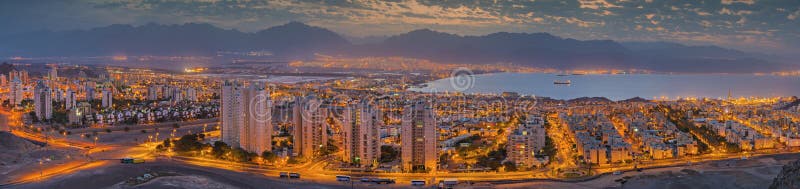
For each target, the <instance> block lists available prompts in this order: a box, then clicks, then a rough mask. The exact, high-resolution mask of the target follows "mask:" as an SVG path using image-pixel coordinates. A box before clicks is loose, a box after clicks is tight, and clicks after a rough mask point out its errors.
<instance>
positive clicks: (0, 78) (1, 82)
mask: <svg viewBox="0 0 800 189" xmlns="http://www.w3.org/2000/svg"><path fill="white" fill-rule="evenodd" d="M7 84H8V77H6V74H0V86H6V85H7Z"/></svg>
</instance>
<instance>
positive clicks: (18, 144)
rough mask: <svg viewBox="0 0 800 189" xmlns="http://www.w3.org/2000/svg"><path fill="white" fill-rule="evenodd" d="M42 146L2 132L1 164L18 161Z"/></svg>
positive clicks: (0, 139) (0, 146)
mask: <svg viewBox="0 0 800 189" xmlns="http://www.w3.org/2000/svg"><path fill="white" fill-rule="evenodd" d="M39 148H40V146H38V145H36V144H33V143H31V142H30V141H28V140H25V139H23V138H20V137H17V136H15V135H13V134H11V133H8V132H0V166H5V165H11V164H16V163H18V162H19V161H20V160H21V159H22V158H24V157H23V156H27V155H28V153H30V152H32V151H34V150H37V149H39Z"/></svg>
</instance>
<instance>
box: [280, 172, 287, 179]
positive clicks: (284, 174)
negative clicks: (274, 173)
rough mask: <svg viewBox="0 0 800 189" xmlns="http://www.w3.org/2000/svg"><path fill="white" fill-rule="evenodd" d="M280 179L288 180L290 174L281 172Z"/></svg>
mask: <svg viewBox="0 0 800 189" xmlns="http://www.w3.org/2000/svg"><path fill="white" fill-rule="evenodd" d="M280 177H281V178H287V177H289V173H288V172H281V173H280Z"/></svg>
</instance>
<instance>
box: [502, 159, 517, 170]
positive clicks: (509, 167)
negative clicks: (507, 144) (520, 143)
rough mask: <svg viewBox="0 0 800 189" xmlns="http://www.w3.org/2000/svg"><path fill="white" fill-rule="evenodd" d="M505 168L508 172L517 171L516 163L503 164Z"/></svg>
mask: <svg viewBox="0 0 800 189" xmlns="http://www.w3.org/2000/svg"><path fill="white" fill-rule="evenodd" d="M503 166H504V167H505V168H506V171H510V172H514V171H517V164H515V163H514V162H510V161H507V162H505V163H503Z"/></svg>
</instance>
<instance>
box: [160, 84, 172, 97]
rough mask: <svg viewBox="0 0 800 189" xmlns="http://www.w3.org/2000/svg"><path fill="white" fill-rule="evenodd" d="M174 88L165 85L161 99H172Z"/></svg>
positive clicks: (162, 88)
mask: <svg viewBox="0 0 800 189" xmlns="http://www.w3.org/2000/svg"><path fill="white" fill-rule="evenodd" d="M172 92H174V91H173V90H172V87H170V86H168V85H164V86H162V87H161V98H165V99H166V98H172Z"/></svg>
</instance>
